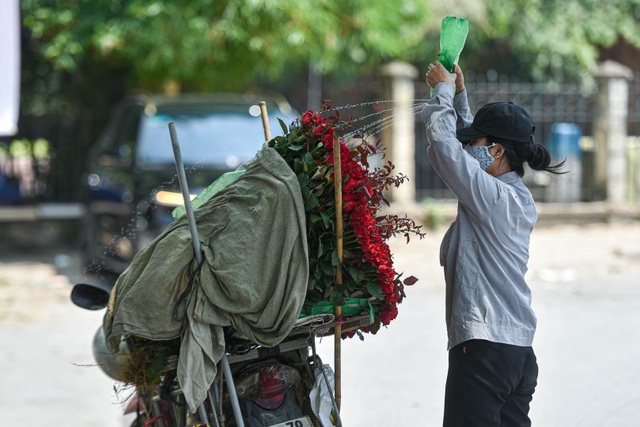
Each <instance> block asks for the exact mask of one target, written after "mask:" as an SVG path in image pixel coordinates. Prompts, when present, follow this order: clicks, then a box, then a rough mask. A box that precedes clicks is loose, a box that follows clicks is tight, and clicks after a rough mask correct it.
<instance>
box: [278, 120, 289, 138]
mask: <svg viewBox="0 0 640 427" xmlns="http://www.w3.org/2000/svg"><path fill="white" fill-rule="evenodd" d="M278 123H280V128H281V129H282V133H284V134H285V135H286V134H287V133H289V129H287V125H286V124H284V121H282V119H281V118H280V117H278Z"/></svg>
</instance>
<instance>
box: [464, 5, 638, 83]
mask: <svg viewBox="0 0 640 427" xmlns="http://www.w3.org/2000/svg"><path fill="white" fill-rule="evenodd" d="M485 13H486V22H485V23H483V24H478V23H477V22H476V23H472V24H475V25H474V27H475V28H472V29H471V30H470V37H469V38H468V46H470V49H467V50H465V52H463V56H466V58H464V59H463V60H461V63H462V65H463V66H465V62H464V61H465V60H469V62H468V64H467V68H470V66H471V68H473V69H477V70H482V69H483V68H484V69H487V68H494V69H496V70H498V71H500V72H504V73H508V74H516V75H519V76H520V77H522V78H526V79H530V78H531V77H534V78H538V79H548V78H550V77H551V78H553V77H555V76H556V75H558V74H562V75H564V76H565V77H567V78H568V79H571V80H575V81H582V80H584V79H585V78H586V77H587V76H588V74H589V72H590V71H591V70H592V68H593V67H594V66H595V65H596V64H597V62H598V61H599V48H601V47H610V46H611V45H613V44H614V43H616V42H617V41H618V40H619V39H621V40H625V41H626V42H627V43H629V44H631V45H634V46H636V47H638V48H640V26H639V25H638V21H639V20H640V0H611V1H607V2H604V1H600V0H562V1H560V0H532V1H528V0H526V1H525V0H517V1H514V0H494V1H491V2H488V1H487V2H485ZM470 51H473V58H469V56H470Z"/></svg>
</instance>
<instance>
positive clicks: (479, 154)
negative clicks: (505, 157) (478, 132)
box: [464, 144, 496, 171]
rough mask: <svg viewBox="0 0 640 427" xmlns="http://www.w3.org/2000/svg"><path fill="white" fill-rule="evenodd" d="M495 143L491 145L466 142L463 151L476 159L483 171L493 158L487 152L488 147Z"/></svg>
mask: <svg viewBox="0 0 640 427" xmlns="http://www.w3.org/2000/svg"><path fill="white" fill-rule="evenodd" d="M494 145H496V144H491V145H470V144H467V145H465V146H464V151H466V152H467V153H469V154H470V155H471V157H473V158H474V159H476V160H477V161H478V163H480V168H482V170H483V171H486V170H487V168H488V167H489V166H491V163H493V161H494V160H495V159H494V158H493V156H492V155H491V154H490V153H489V148H491V147H493V146H494Z"/></svg>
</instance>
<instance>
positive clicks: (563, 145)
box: [548, 122, 582, 202]
mask: <svg viewBox="0 0 640 427" xmlns="http://www.w3.org/2000/svg"><path fill="white" fill-rule="evenodd" d="M581 136H582V130H581V129H580V126H578V125H577V124H575V123H564V122H560V123H554V124H552V125H551V135H550V138H549V143H548V148H549V151H550V153H551V157H552V158H553V162H554V163H558V162H561V161H564V162H565V169H566V170H568V171H569V172H568V173H567V174H565V175H558V176H554V177H553V179H552V180H551V185H550V188H549V193H550V194H549V197H548V199H549V201H552V202H579V201H580V200H581V198H582V152H581V150H580V137H581Z"/></svg>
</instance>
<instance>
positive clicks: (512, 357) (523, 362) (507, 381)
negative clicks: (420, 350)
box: [443, 340, 538, 427]
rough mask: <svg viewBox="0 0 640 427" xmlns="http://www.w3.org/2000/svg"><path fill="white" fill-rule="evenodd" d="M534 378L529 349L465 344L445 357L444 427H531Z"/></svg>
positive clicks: (535, 367) (533, 360)
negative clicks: (447, 361)
mask: <svg viewBox="0 0 640 427" xmlns="http://www.w3.org/2000/svg"><path fill="white" fill-rule="evenodd" d="M537 378H538V364H537V362H536V356H535V354H534V352H533V349H532V348H531V347H518V346H514V345H507V344H498V343H493V342H489V341H483V340H471V341H466V342H464V343H462V344H459V345H457V346H455V347H454V348H452V349H451V350H450V351H449V374H448V376H447V385H446V391H445V403H444V423H443V426H444V427H476V426H477V427H524V426H531V420H530V419H529V403H530V402H531V399H532V398H533V392H534V391H535V388H536V384H537Z"/></svg>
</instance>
